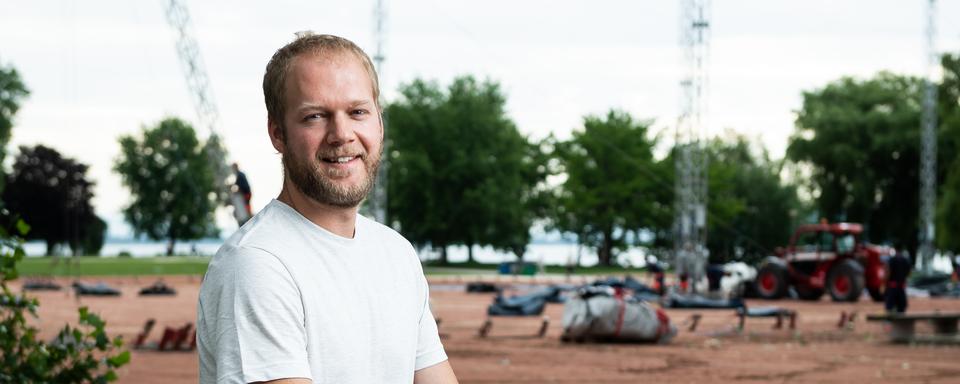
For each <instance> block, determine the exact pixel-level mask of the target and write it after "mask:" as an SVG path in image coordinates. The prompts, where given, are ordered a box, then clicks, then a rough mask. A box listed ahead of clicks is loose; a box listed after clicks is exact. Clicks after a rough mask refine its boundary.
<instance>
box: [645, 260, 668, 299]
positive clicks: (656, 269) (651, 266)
mask: <svg viewBox="0 0 960 384" xmlns="http://www.w3.org/2000/svg"><path fill="white" fill-rule="evenodd" d="M647 271H649V272H650V273H652V274H653V290H654V291H657V294H659V295H660V296H663V294H664V292H665V291H666V287H665V286H664V285H663V267H661V266H660V263H659V262H657V260H656V259H654V258H650V259H647Z"/></svg>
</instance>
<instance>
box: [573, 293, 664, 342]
mask: <svg viewBox="0 0 960 384" xmlns="http://www.w3.org/2000/svg"><path fill="white" fill-rule="evenodd" d="M676 334H677V327H675V326H673V325H671V324H670V319H669V318H668V317H667V315H666V313H664V312H663V311H662V310H660V309H657V308H654V307H652V306H651V305H650V304H648V303H646V302H643V301H641V300H637V299H634V298H632V297H629V296H624V295H623V294H622V293H619V292H618V291H615V290H613V289H609V288H605V287H587V288H584V289H581V290H580V291H578V292H577V294H576V295H574V296H573V297H570V298H569V299H568V300H567V302H566V304H564V306H563V335H562V336H561V340H563V341H578V342H579V341H625V342H654V343H668V342H669V341H670V340H671V339H672V338H673V336H675V335H676Z"/></svg>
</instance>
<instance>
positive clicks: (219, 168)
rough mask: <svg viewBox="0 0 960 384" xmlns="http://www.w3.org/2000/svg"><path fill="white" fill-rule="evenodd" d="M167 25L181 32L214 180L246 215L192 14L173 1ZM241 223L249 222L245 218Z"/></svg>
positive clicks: (187, 74)
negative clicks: (233, 190)
mask: <svg viewBox="0 0 960 384" xmlns="http://www.w3.org/2000/svg"><path fill="white" fill-rule="evenodd" d="M167 22H169V23H170V26H171V27H172V28H173V29H174V31H175V32H176V33H177V54H178V56H179V57H180V65H181V67H183V74H184V76H185V77H186V80H187V88H189V90H190V95H191V96H192V97H193V106H194V108H196V110H197V118H198V119H199V122H200V125H202V126H203V127H206V128H207V130H208V131H209V134H210V136H209V138H208V139H207V145H206V152H207V156H208V157H209V160H210V164H212V165H213V170H214V177H215V178H216V181H217V185H218V186H219V187H218V194H219V195H220V198H221V200H222V201H227V202H229V203H230V205H232V206H233V210H234V212H235V213H234V215H235V216H236V215H237V212H243V216H245V215H246V209H245V207H241V206H239V205H237V204H236V202H235V201H234V199H231V198H230V196H231V195H230V187H229V185H228V184H227V179H228V178H229V177H230V174H231V171H230V168H229V167H228V166H227V162H226V159H227V153H226V148H224V146H223V142H222V141H221V140H220V136H218V135H217V124H218V123H219V120H220V112H219V110H217V105H216V103H215V102H214V99H213V93H212V92H211V91H210V79H209V77H207V70H206V66H204V64H203V60H202V58H201V57H200V46H199V45H198V44H197V40H196V39H194V38H193V31H192V27H191V23H190V13H189V12H188V11H187V7H186V6H184V5H183V3H181V2H180V1H179V0H170V1H169V2H168V3H167ZM237 219H238V221H246V220H245V219H246V218H245V217H244V219H243V220H241V218H240V217H237Z"/></svg>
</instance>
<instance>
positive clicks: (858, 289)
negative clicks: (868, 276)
mask: <svg viewBox="0 0 960 384" xmlns="http://www.w3.org/2000/svg"><path fill="white" fill-rule="evenodd" d="M865 285H866V282H865V279H864V277H863V267H862V266H860V264H859V263H857V262H856V261H854V260H850V259H847V260H843V261H840V262H839V263H837V265H834V266H833V268H831V269H830V272H829V273H827V291H829V292H830V297H831V298H832V299H833V301H847V302H855V301H857V300H860V295H861V294H863V288H864V286H865Z"/></svg>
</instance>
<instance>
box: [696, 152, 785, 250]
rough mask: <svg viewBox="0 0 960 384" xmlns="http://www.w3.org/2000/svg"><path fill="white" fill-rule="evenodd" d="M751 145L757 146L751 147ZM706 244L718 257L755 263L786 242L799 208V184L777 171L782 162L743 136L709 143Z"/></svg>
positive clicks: (779, 169)
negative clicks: (787, 179)
mask: <svg viewBox="0 0 960 384" xmlns="http://www.w3.org/2000/svg"><path fill="white" fill-rule="evenodd" d="M751 148H760V150H759V151H756V152H755V151H752V150H751ZM708 153H709V158H710V166H709V167H710V172H709V176H710V181H709V185H710V199H709V201H708V207H709V214H708V216H707V218H708V230H707V233H708V236H707V247H708V248H709V249H710V255H711V258H713V259H714V261H716V262H727V261H732V260H736V259H737V256H739V257H740V258H739V260H741V261H744V262H747V263H755V262H757V261H759V260H761V259H762V258H763V257H764V256H767V255H770V254H773V250H774V249H775V248H776V247H777V246H780V245H784V244H786V242H787V241H788V240H789V238H790V235H791V233H792V231H793V229H794V227H795V226H796V221H797V220H796V218H797V217H798V215H799V214H800V213H801V212H802V206H801V204H800V201H799V199H798V197H797V188H796V186H794V185H792V184H788V183H785V182H784V181H783V180H782V179H781V177H780V171H781V164H782V162H776V161H772V160H770V158H769V154H768V153H767V151H766V149H764V148H763V147H762V146H756V145H752V144H751V143H750V142H749V141H747V139H746V138H744V137H743V136H734V137H731V138H730V139H728V140H723V139H714V140H712V141H711V142H710V143H709V145H708Z"/></svg>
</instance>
